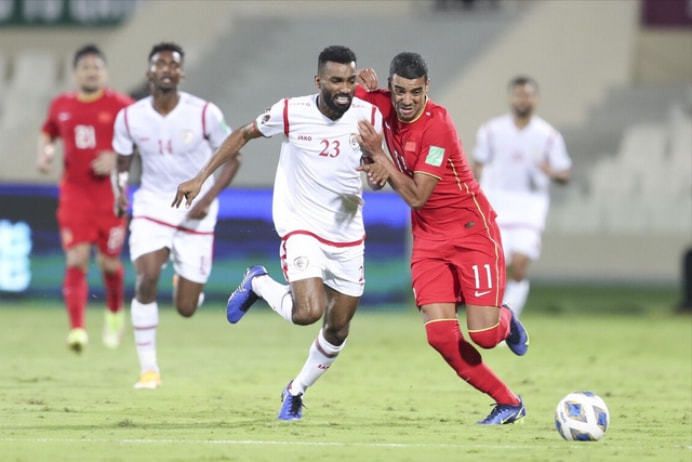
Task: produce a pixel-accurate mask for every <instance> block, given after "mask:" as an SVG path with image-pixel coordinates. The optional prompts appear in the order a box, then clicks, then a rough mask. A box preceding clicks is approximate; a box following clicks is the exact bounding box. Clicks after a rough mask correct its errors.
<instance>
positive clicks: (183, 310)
mask: <svg viewBox="0 0 692 462" xmlns="http://www.w3.org/2000/svg"><path fill="white" fill-rule="evenodd" d="M175 307H176V309H177V310H178V314H180V316H182V317H184V318H189V317H192V315H193V314H195V311H197V304H196V303H186V302H177V303H176V305H175Z"/></svg>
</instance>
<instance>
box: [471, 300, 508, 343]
mask: <svg viewBox="0 0 692 462" xmlns="http://www.w3.org/2000/svg"><path fill="white" fill-rule="evenodd" d="M510 319H512V313H511V312H510V311H509V308H505V307H504V306H502V307H500V320H499V322H498V323H497V324H495V325H494V326H493V327H490V328H488V329H482V330H469V336H470V337H471V340H473V341H474V342H475V343H476V345H478V346H480V347H482V348H493V347H494V346H495V345H497V344H498V343H500V342H501V341H503V340H504V339H506V338H507V336H508V335H509V321H510Z"/></svg>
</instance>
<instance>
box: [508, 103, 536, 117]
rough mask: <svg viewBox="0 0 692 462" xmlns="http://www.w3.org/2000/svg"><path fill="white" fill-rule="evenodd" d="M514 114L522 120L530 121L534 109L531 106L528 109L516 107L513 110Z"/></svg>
mask: <svg viewBox="0 0 692 462" xmlns="http://www.w3.org/2000/svg"><path fill="white" fill-rule="evenodd" d="M512 112H513V113H514V115H515V116H516V117H518V118H520V119H528V118H529V117H531V114H533V108H532V107H531V106H528V107H516V106H514V107H513V108H512Z"/></svg>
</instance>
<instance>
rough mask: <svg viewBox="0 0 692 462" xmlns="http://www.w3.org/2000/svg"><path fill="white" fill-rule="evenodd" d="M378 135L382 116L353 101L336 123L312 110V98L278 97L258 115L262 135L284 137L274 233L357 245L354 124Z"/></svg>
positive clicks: (357, 149)
mask: <svg viewBox="0 0 692 462" xmlns="http://www.w3.org/2000/svg"><path fill="white" fill-rule="evenodd" d="M360 120H368V121H370V122H371V123H372V124H373V126H374V127H375V129H376V130H377V131H378V132H382V115H381V114H380V112H379V110H378V109H377V108H376V107H375V106H373V105H372V104H370V103H368V102H365V101H363V100H361V99H359V98H355V97H354V98H353V101H352V102H351V107H350V108H349V110H348V111H346V112H345V113H344V115H342V116H341V118H339V119H338V120H331V119H329V118H327V117H326V116H325V115H324V114H322V113H321V112H320V111H319V109H318V107H317V95H316V94H315V95H310V96H302V97H297V98H287V99H283V100H281V101H279V102H277V103H276V104H274V105H273V106H272V107H271V108H270V109H269V110H268V111H267V112H265V113H264V114H262V115H260V116H259V117H257V120H256V125H257V129H258V130H259V131H260V132H261V133H262V134H263V135H264V136H266V137H270V136H273V135H276V134H279V133H283V134H284V136H285V137H286V138H285V140H284V142H283V143H282V145H281V155H280V158H279V165H278V167H277V169H276V179H275V182H274V199H273V206H272V215H273V218H274V226H275V227H276V232H277V233H278V234H279V236H281V238H285V237H286V236H287V235H288V234H290V233H296V232H297V233H301V232H302V233H306V234H313V235H315V236H317V237H318V238H319V239H321V240H322V241H325V242H326V243H337V244H349V243H356V242H362V240H363V238H364V237H365V229H364V227H363V214H362V207H363V199H362V193H363V187H362V181H361V177H360V172H358V170H357V168H358V167H359V165H360V161H361V151H360V146H359V145H358V142H357V141H356V135H357V133H358V122H359V121H360Z"/></svg>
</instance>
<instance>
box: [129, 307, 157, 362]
mask: <svg viewBox="0 0 692 462" xmlns="http://www.w3.org/2000/svg"><path fill="white" fill-rule="evenodd" d="M130 317H131V318H132V327H133V328H134V331H135V346H136V348H137V356H138V357H139V367H140V370H141V371H142V372H146V371H156V372H158V371H159V366H158V364H157V363H156V328H157V327H158V325H159V306H158V304H157V303H156V302H153V303H140V302H138V301H137V300H136V299H134V298H133V299H132V305H131V316H130Z"/></svg>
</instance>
